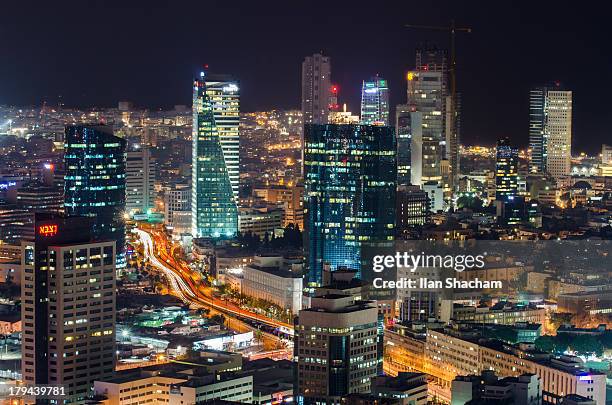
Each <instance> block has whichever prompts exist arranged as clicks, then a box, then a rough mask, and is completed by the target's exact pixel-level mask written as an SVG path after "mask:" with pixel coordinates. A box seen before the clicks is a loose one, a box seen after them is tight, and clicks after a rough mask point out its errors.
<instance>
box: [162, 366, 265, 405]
mask: <svg viewBox="0 0 612 405" xmlns="http://www.w3.org/2000/svg"><path fill="white" fill-rule="evenodd" d="M214 399H220V400H225V401H233V402H242V403H251V401H252V400H253V376H251V375H248V376H241V375H234V374H231V373H223V374H218V375H206V376H202V377H192V378H190V379H189V380H188V381H186V382H183V383H177V384H173V385H171V386H170V395H169V401H168V404H169V405H184V404H194V405H197V404H203V403H205V402H206V401H211V400H214Z"/></svg>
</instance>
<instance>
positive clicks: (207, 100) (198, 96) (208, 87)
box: [191, 72, 240, 238]
mask: <svg viewBox="0 0 612 405" xmlns="http://www.w3.org/2000/svg"><path fill="white" fill-rule="evenodd" d="M239 113H240V88H239V85H238V82H237V81H236V80H234V79H232V78H231V77H229V76H222V75H211V74H209V73H208V72H202V73H201V74H200V78H199V79H197V80H196V81H195V82H194V86H193V161H192V162H193V163H192V196H191V206H192V213H191V221H192V235H193V237H195V238H201V237H208V238H218V237H232V236H234V235H236V234H237V233H238V187H239V180H240V175H239V169H240V168H239V142H240V137H239V133H238V124H239Z"/></svg>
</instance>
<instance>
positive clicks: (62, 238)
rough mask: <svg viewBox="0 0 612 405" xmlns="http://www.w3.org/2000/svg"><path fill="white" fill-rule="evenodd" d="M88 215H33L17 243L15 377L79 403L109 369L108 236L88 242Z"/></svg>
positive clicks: (111, 254) (111, 292)
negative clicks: (30, 234) (31, 228)
mask: <svg viewBox="0 0 612 405" xmlns="http://www.w3.org/2000/svg"><path fill="white" fill-rule="evenodd" d="M91 235H92V233H91V223H90V220H89V219H88V218H84V217H73V218H61V217H52V216H45V217H43V216H38V217H37V220H36V235H35V237H34V238H33V240H31V241H24V242H22V250H23V253H22V261H21V265H22V269H23V270H22V274H21V286H22V288H21V301H22V303H23V304H22V308H21V314H22V319H23V338H22V349H21V350H22V353H23V357H22V366H21V370H22V374H23V380H24V382H25V383H26V384H30V385H34V384H36V385H50V384H58V385H64V386H65V387H66V391H67V397H66V398H65V399H66V400H68V401H71V402H72V401H74V402H82V401H83V400H84V399H85V398H86V397H88V396H89V395H90V394H91V390H92V388H93V382H94V381H95V380H98V379H101V378H106V377H109V376H111V375H112V373H113V371H114V368H115V311H116V308H115V271H116V267H115V261H116V257H115V256H116V247H115V241H104V242H94V241H92V237H91Z"/></svg>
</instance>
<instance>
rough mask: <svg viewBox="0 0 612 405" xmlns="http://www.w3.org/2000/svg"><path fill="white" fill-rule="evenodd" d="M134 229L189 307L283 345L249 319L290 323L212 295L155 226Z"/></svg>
mask: <svg viewBox="0 0 612 405" xmlns="http://www.w3.org/2000/svg"><path fill="white" fill-rule="evenodd" d="M134 232H135V233H136V235H137V236H138V238H139V240H140V241H141V242H142V245H143V255H144V258H146V259H148V261H149V264H150V265H151V266H153V267H155V268H156V269H158V270H159V271H161V272H162V273H163V274H164V275H165V276H166V279H167V280H168V283H169V287H170V289H171V290H172V293H173V294H174V295H175V296H176V297H177V298H179V299H180V300H181V301H183V302H184V303H186V304H189V305H192V306H193V307H196V308H208V309H211V310H216V311H217V312H219V313H222V314H224V315H226V317H229V319H228V321H230V320H233V321H234V324H236V323H237V324H238V325H237V326H238V327H237V328H236V329H248V330H253V331H257V332H258V333H260V334H261V336H262V338H263V340H264V343H267V344H265V346H267V348H269V349H277V348H278V346H282V345H283V341H282V340H281V338H280V337H279V336H276V335H274V334H272V333H267V332H265V331H262V330H258V328H257V327H255V326H254V325H253V323H255V324H262V325H267V326H269V327H272V328H281V327H283V328H287V329H289V330H293V325H290V324H287V323H283V322H279V321H277V320H274V319H271V318H268V317H266V316H263V315H259V314H256V313H254V312H251V311H248V310H245V309H242V308H240V307H238V306H237V305H235V304H233V303H231V302H227V301H224V300H221V299H219V298H216V297H214V296H213V294H212V290H211V288H210V287H206V286H205V285H204V283H203V281H202V278H201V276H200V274H199V273H197V272H195V271H193V270H192V269H191V268H190V267H189V266H188V265H187V264H186V263H184V262H180V261H179V260H177V259H176V258H175V257H174V254H173V253H174V252H173V248H172V247H170V248H168V243H167V240H166V238H165V235H163V234H162V233H161V232H157V231H155V230H151V231H146V230H143V229H134ZM168 252H170V253H168ZM287 350H289V349H287ZM288 356H289V353H288Z"/></svg>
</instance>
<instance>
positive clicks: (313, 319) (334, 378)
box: [294, 294, 382, 405]
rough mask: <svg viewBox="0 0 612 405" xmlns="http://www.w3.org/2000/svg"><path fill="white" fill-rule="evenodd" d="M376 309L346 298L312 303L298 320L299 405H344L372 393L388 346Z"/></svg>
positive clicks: (315, 299)
mask: <svg viewBox="0 0 612 405" xmlns="http://www.w3.org/2000/svg"><path fill="white" fill-rule="evenodd" d="M377 312H378V311H377V309H376V303H375V302H370V301H358V300H355V298H354V297H352V296H350V295H345V294H326V295H321V296H317V297H313V298H312V307H311V308H309V309H304V310H301V311H300V313H299V316H298V318H297V319H296V328H295V347H294V352H295V358H296V363H297V364H296V371H297V373H296V374H297V375H296V377H297V381H296V386H295V394H296V402H297V403H298V404H304V405H305V404H339V403H341V400H343V399H346V397H347V395H349V394H353V393H367V392H370V390H371V389H372V386H371V384H372V382H371V378H373V377H376V375H377V371H378V367H379V365H380V363H381V362H380V361H379V359H381V357H382V350H381V349H380V348H381V346H382V345H379V344H378V340H379V335H378V333H379V330H378V327H379V316H378V313H377Z"/></svg>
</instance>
